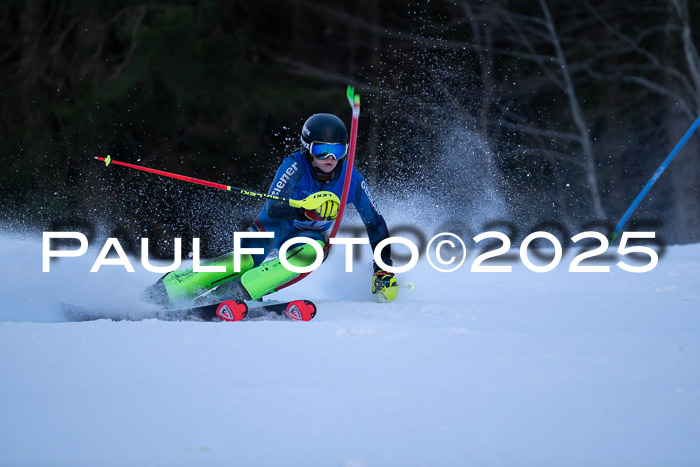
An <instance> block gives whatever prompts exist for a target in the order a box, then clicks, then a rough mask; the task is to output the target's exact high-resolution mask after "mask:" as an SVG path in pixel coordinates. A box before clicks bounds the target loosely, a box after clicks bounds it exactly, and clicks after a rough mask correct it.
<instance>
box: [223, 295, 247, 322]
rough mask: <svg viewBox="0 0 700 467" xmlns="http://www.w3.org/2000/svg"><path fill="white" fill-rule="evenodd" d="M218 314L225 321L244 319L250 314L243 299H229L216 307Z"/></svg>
mask: <svg viewBox="0 0 700 467" xmlns="http://www.w3.org/2000/svg"><path fill="white" fill-rule="evenodd" d="M216 316H218V317H219V318H221V319H222V320H224V321H242V320H243V319H245V317H246V316H248V305H246V304H245V302H243V301H241V300H227V301H225V302H221V303H220V304H219V306H218V307H217V308H216Z"/></svg>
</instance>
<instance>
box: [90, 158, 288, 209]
mask: <svg viewBox="0 0 700 467" xmlns="http://www.w3.org/2000/svg"><path fill="white" fill-rule="evenodd" d="M95 159H97V160H98V161H103V162H104V163H105V165H109V164H115V165H121V166H123V167H128V168H130V169H136V170H141V171H143V172H149V173H154V174H156V175H162V176H164V177H170V178H175V179H177V180H183V181H185V182H190V183H197V184H199V185H204V186H208V187H212V188H218V189H220V190H226V191H230V192H232V193H238V194H241V195H245V196H252V197H254V198H265V199H274V200H275V201H283V202H289V201H290V200H288V199H287V198H282V197H280V196H274V195H268V194H267V193H258V192H255V191H250V190H245V189H243V188H237V187H235V186H229V185H223V184H221V183H215V182H208V181H206V180H200V179H199V178H194V177H188V176H186V175H178V174H174V173H170V172H165V171H164V170H156V169H151V168H148V167H142V166H140V165H134V164H128V163H126V162H119V161H115V160H112V157H111V156H107V157H106V158H104V157H95Z"/></svg>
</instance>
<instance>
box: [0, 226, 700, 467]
mask: <svg viewBox="0 0 700 467" xmlns="http://www.w3.org/2000/svg"><path fill="white" fill-rule="evenodd" d="M100 246H101V244H100V245H97V247H100ZM0 248H2V251H3V261H2V266H1V267H0V279H1V280H0V294H1V297H2V302H1V304H0V355H2V357H1V359H0V465H3V466H5V465H7V466H15V465H52V466H57V465H71V466H77V465H93V466H94V465H100V466H110V465H114V466H124V465H149V466H152V465H164V466H165V465H167V466H172V465H304V466H308V465H322V466H334V465H335V466H348V467H350V466H352V467H356V466H387V465H389V466H399V465H402V466H403V465H431V466H432V465H538V466H539V465H568V466H571V465H615V466H622V465H634V466H642V465H666V466H670V465H698V464H700V442H699V441H700V245H690V246H674V247H671V248H669V249H668V251H667V253H666V254H665V255H664V256H663V257H662V258H661V260H660V262H659V265H658V266H657V267H656V269H654V270H653V271H652V272H650V273H645V274H633V273H629V272H625V271H622V270H620V269H618V268H617V267H615V266H614V263H615V262H616V261H617V260H619V258H615V259H614V260H610V261H609V262H608V263H607V264H610V265H611V266H612V268H611V269H612V271H611V272H610V273H607V274H593V273H569V272H568V271H567V269H568V263H569V262H570V259H571V258H572V257H573V254H574V252H573V251H572V252H569V253H568V254H567V255H566V256H565V258H564V261H563V262H562V264H561V265H560V266H559V267H558V268H557V269H555V270H554V271H553V272H550V273H545V274H537V273H534V272H531V271H528V270H526V269H525V268H524V267H523V266H522V264H520V262H519V260H518V259H517V255H514V259H513V260H512V261H511V262H510V263H509V264H513V267H514V271H513V272H512V273H472V272H470V270H469V265H470V264H471V262H472V261H473V259H474V258H475V256H476V255H475V254H473V253H472V254H470V256H469V257H468V259H467V262H466V263H465V265H464V266H463V267H462V268H461V269H460V270H459V271H457V272H454V273H449V274H443V273H438V272H436V271H434V270H433V269H432V268H431V267H430V266H429V265H428V263H427V262H425V261H421V262H420V263H419V264H418V266H416V268H415V269H414V270H412V271H411V272H409V273H406V274H404V275H402V280H403V281H404V283H405V282H407V281H413V282H414V283H415V285H416V288H415V290H412V291H410V290H402V291H401V293H400V294H399V298H398V299H397V300H396V301H395V302H393V303H390V304H379V303H374V302H372V301H371V296H370V294H369V290H368V289H369V272H368V266H367V263H368V261H369V257H368V256H369V255H368V254H367V255H366V257H364V258H363V261H361V262H359V263H356V265H355V269H356V272H354V273H345V272H343V270H344V268H343V259H344V255H343V254H342V251H337V250H334V251H333V253H332V255H331V257H330V258H329V260H328V261H327V262H326V264H324V265H323V266H322V268H321V269H320V270H319V271H317V272H315V273H313V274H311V275H310V276H309V277H308V278H307V279H305V280H304V281H303V282H301V283H300V284H298V285H297V286H295V287H292V288H289V289H286V290H284V291H282V292H280V293H279V294H278V297H275V298H278V299H285V298H289V299H291V298H309V299H312V300H314V301H316V302H317V304H318V305H319V313H318V315H317V317H316V319H314V320H313V321H311V322H308V323H298V322H288V321H271V320H268V321H250V322H240V323H203V322H166V321H157V320H154V319H145V320H142V321H118V322H114V321H111V320H106V319H102V320H98V321H91V322H79V323H78V322H62V319H63V318H62V317H61V314H60V311H59V304H60V303H61V302H69V303H77V304H82V305H87V306H95V307H98V306H101V307H103V308H105V309H107V310H109V311H114V312H118V311H119V310H122V311H123V310H131V311H134V310H142V309H144V308H143V305H142V304H140V302H139V299H138V297H139V294H140V292H141V290H143V288H144V287H145V286H147V285H148V284H150V283H151V282H153V281H154V280H155V279H156V278H157V275H156V274H153V273H149V272H146V271H144V270H143V269H142V268H141V267H140V265H139V264H138V259H134V261H133V262H134V266H135V267H136V269H137V271H136V272H135V273H127V272H125V270H124V268H122V267H119V266H106V267H104V268H103V269H102V270H101V271H100V272H99V273H94V274H91V273H89V272H88V271H89V269H90V267H91V266H92V262H93V261H94V259H95V258H96V257H97V253H98V251H97V250H96V249H92V248H91V249H90V251H89V252H88V253H87V254H86V255H85V256H83V257H81V258H77V259H73V258H65V259H60V260H58V261H55V262H53V263H52V266H51V272H49V273H43V272H41V266H42V263H41V240H40V239H36V238H27V237H25V238H19V237H16V236H12V234H9V233H5V234H3V236H1V237H0ZM147 316H148V314H147V312H146V311H144V317H147Z"/></svg>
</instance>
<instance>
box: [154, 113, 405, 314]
mask: <svg viewBox="0 0 700 467" xmlns="http://www.w3.org/2000/svg"><path fill="white" fill-rule="evenodd" d="M301 144H302V149H301V151H299V152H296V153H294V154H292V155H291V156H289V157H287V158H285V159H284V160H283V162H282V165H281V166H280V167H279V169H278V170H277V174H276V175H275V178H274V180H273V181H272V185H271V186H270V189H269V191H268V194H270V195H274V196H279V197H284V198H287V199H290V200H292V199H294V200H301V199H307V198H309V197H314V196H315V197H317V198H321V200H322V203H321V204H320V205H319V206H318V207H317V208H315V209H304V208H296V207H291V206H290V204H289V203H288V202H284V201H275V200H272V199H268V200H267V201H266V202H265V207H264V208H263V210H262V211H261V212H260V214H258V216H257V218H256V219H255V221H254V222H253V225H252V226H251V227H250V228H249V229H248V231H249V232H272V233H274V237H273V238H254V239H250V238H245V239H243V240H242V242H241V246H242V247H243V248H262V250H263V253H262V254H255V255H250V254H242V255H241V263H240V264H241V268H240V272H234V270H233V252H230V253H227V254H225V255H223V256H219V257H217V258H214V259H211V260H209V261H204V262H202V266H208V267H209V266H219V267H220V269H224V267H225V272H194V271H193V269H192V268H189V269H185V270H178V271H173V272H170V273H168V274H166V275H165V276H163V277H162V278H160V279H159V280H158V281H157V282H156V283H155V284H153V285H152V286H151V287H149V288H148V289H147V290H146V298H147V300H149V301H151V302H155V303H160V304H162V305H165V306H173V305H175V304H177V303H178V302H182V301H192V300H196V302H195V303H197V304H201V303H212V302H215V301H217V300H231V299H236V300H259V299H261V298H262V297H263V296H264V295H267V294H270V293H272V292H275V291H276V290H279V289H280V288H281V287H282V286H284V285H285V284H287V283H289V282H290V281H292V280H294V279H295V278H296V277H297V276H298V275H299V274H298V273H295V272H292V271H289V270H288V269H286V268H285V267H284V266H283V265H282V264H281V263H280V260H279V258H275V259H271V260H268V261H265V259H266V257H267V256H268V255H269V254H270V253H271V252H274V251H275V250H278V249H279V247H280V245H282V244H283V243H284V242H285V241H287V240H289V239H291V238H294V237H308V238H310V239H313V240H315V241H317V242H318V243H319V244H320V246H321V247H324V246H325V245H326V244H327V243H328V237H329V235H330V231H331V228H332V225H333V221H334V220H335V219H336V217H337V215H338V208H339V206H340V197H341V195H342V191H343V184H344V180H345V174H346V171H347V169H348V166H347V164H346V156H347V154H348V132H347V129H346V127H345V124H344V123H343V121H342V120H341V119H340V118H338V117H337V116H335V115H332V114H323V113H321V114H314V115H312V116H311V117H310V118H309V119H308V120H306V123H304V126H303V128H302V132H301ZM323 200H326V201H323ZM347 203H348V204H353V205H354V206H355V208H356V209H357V212H358V213H359V214H360V217H361V218H362V221H363V222H364V224H365V227H366V229H367V234H368V236H369V241H370V245H371V246H372V251H374V249H375V247H376V246H377V244H378V243H379V242H380V241H382V240H384V239H385V238H388V237H389V230H388V228H387V225H386V222H385V220H384V217H383V216H382V215H381V214H380V213H379V210H378V208H377V205H376V202H375V200H374V199H373V198H372V194H371V192H370V190H369V187H368V185H367V183H366V182H365V180H364V177H362V175H361V174H360V173H359V172H358V171H357V170H356V169H355V168H354V167H353V168H352V177H351V179H350V188H349V192H348V199H347ZM317 204H318V203H317ZM286 258H287V260H288V261H289V262H290V264H292V265H294V266H297V267H304V266H308V265H310V264H312V263H313V262H314V260H315V259H316V252H315V250H314V248H313V247H312V245H309V244H302V246H296V247H293V248H290V249H288V250H287V253H286ZM382 260H383V261H384V263H385V264H387V265H389V266H391V265H392V261H391V249H390V246H387V247H385V248H384V249H383V250H382ZM371 290H372V293H373V294H375V295H376V296H377V298H378V299H379V300H380V301H391V300H393V299H394V298H396V295H397V293H398V285H397V283H396V278H395V277H394V274H392V273H390V272H387V271H384V270H382V269H381V268H380V267H379V266H378V265H377V264H376V263H374V274H373V276H372V284H371Z"/></svg>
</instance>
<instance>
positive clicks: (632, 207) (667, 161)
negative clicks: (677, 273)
mask: <svg viewBox="0 0 700 467" xmlns="http://www.w3.org/2000/svg"><path fill="white" fill-rule="evenodd" d="M698 126H700V116H699V117H698V118H697V120H695V123H693V124H692V125H691V126H690V128H689V129H688V131H686V132H685V135H683V138H681V140H680V141H678V144H676V147H675V148H673V150H672V151H671V153H670V154H669V155H668V156H666V159H665V160H664V161H663V162H662V163H661V165H660V166H659V168H658V169H656V172H654V175H652V177H651V178H650V179H649V181H648V182H647V184H646V185H644V188H642V191H641V192H640V193H639V194H638V195H637V197H636V198H635V199H634V201H632V204H631V205H630V207H629V208H627V212H625V214H624V215H623V216H622V219H620V222H618V223H617V226H615V230H613V231H612V233H611V234H610V243H612V242H614V241H615V239H616V238H617V235H618V234H619V233H620V230H622V226H623V225H625V222H627V220H628V219H629V218H630V216H631V215H632V213H633V212H634V210H635V209H637V206H639V203H641V202H642V199H644V196H646V194H647V193H648V192H649V190H651V187H652V186H653V185H654V183H656V180H657V179H658V178H659V176H661V174H662V173H663V171H664V170H665V169H666V167H668V164H670V163H671V161H672V160H673V158H674V157H676V155H677V154H678V153H679V152H680V150H681V149H682V148H683V146H685V143H687V142H688V140H689V139H690V137H691V136H692V135H693V132H695V130H697V129H698Z"/></svg>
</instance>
